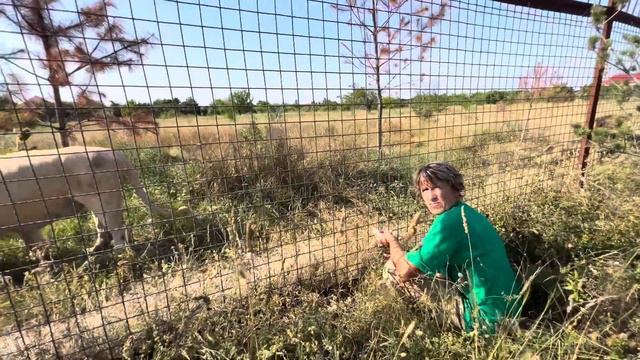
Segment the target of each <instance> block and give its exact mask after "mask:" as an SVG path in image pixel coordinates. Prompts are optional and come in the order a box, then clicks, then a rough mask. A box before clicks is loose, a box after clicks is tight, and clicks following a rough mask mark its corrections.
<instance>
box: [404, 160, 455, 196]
mask: <svg viewBox="0 0 640 360" xmlns="http://www.w3.org/2000/svg"><path fill="white" fill-rule="evenodd" d="M421 179H425V180H427V181H429V182H430V183H432V184H433V183H435V182H440V183H445V184H448V185H449V186H451V188H452V189H453V190H455V191H457V192H459V193H460V196H464V189H465V188H464V179H463V177H462V174H460V172H459V171H458V170H457V169H456V168H455V167H453V165H451V164H449V163H446V162H433V163H429V164H427V165H425V166H423V167H421V168H420V169H418V171H417V172H416V175H415V177H414V185H415V187H416V189H418V191H419V190H420V180H421Z"/></svg>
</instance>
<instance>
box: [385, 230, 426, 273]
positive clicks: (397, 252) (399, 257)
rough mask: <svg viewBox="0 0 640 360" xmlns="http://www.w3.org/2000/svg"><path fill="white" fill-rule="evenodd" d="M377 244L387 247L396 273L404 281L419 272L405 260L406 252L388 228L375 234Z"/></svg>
mask: <svg viewBox="0 0 640 360" xmlns="http://www.w3.org/2000/svg"><path fill="white" fill-rule="evenodd" d="M377 241H378V246H380V247H388V248H389V255H390V259H391V261H392V262H393V265H395V268H396V275H397V276H398V278H399V279H400V281H402V282H405V281H409V280H411V279H413V278H414V277H416V276H418V275H419V274H420V270H418V268H416V267H415V266H413V265H412V264H411V263H410V262H408V261H407V258H406V257H405V254H406V252H405V251H404V249H402V246H401V245H400V242H399V241H398V239H397V238H396V237H395V236H393V234H391V232H389V231H388V230H380V231H379V232H378V234H377Z"/></svg>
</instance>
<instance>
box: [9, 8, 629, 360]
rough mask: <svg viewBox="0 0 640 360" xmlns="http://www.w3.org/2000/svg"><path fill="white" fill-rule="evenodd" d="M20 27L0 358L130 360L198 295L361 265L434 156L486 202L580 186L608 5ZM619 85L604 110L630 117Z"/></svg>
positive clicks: (312, 11)
mask: <svg viewBox="0 0 640 360" xmlns="http://www.w3.org/2000/svg"><path fill="white" fill-rule="evenodd" d="M372 4H377V5H372ZM372 6H377V7H372ZM0 18H1V19H0V20H1V25H0V26H1V27H0V38H1V39H2V41H1V43H2V44H3V46H2V47H0V52H1V54H0V56H1V57H0V61H1V63H2V65H1V66H2V67H1V69H2V78H3V79H2V82H3V84H2V98H0V101H2V108H1V109H0V127H1V128H2V130H3V133H2V134H1V135H0V138H1V139H2V140H1V144H2V148H1V149H2V152H3V153H5V155H4V156H3V157H1V158H0V171H1V175H2V178H1V181H2V186H0V210H1V214H0V217H1V218H2V219H1V220H0V225H1V227H0V236H2V238H1V239H0V267H1V270H2V272H3V280H2V287H1V292H0V326H1V327H2V330H1V334H0V335H1V337H2V339H1V340H0V341H1V343H2V344H3V345H2V347H1V350H0V355H1V356H2V357H26V358H38V357H41V356H57V357H83V356H84V357H94V356H98V355H96V354H99V355H100V356H103V357H111V358H113V357H118V356H120V354H121V351H122V347H123V344H126V341H127V339H129V338H130V336H132V335H131V334H135V333H136V332H138V331H140V330H141V329H142V328H143V326H144V324H145V323H146V322H148V321H150V319H155V318H163V319H169V320H170V319H172V318H174V317H179V316H180V315H181V314H183V311H184V309H185V308H188V307H189V306H193V305H194V304H200V303H202V302H205V303H206V304H209V303H210V302H216V301H235V300H234V299H239V298H242V296H244V295H246V294H247V293H249V294H250V293H251V291H255V289H256V288H258V287H263V288H264V287H267V288H271V289H275V290H274V291H277V289H278V288H279V287H280V286H284V285H286V284H290V283H293V282H304V281H312V282H313V283H315V284H318V286H331V285H334V284H337V283H341V282H346V281H349V280H351V279H354V278H357V277H359V276H361V275H362V274H363V273H364V272H366V271H367V270H369V269H370V268H371V266H372V263H373V262H375V261H378V260H379V259H376V255H377V253H376V252H375V249H373V246H372V244H371V240H372V239H371V229H372V228H375V227H378V226H381V225H385V226H390V227H392V228H395V229H396V230H398V231H400V232H402V231H404V229H406V227H407V224H408V223H409V221H410V219H411V218H412V215H413V214H415V213H416V212H419V211H420V205H419V204H418V203H417V202H416V201H415V199H414V197H413V193H412V185H411V184H412V173H413V171H414V169H417V167H418V166H420V165H422V164H425V163H428V162H432V161H447V162H450V163H452V164H454V165H455V166H457V167H458V168H459V169H460V170H461V171H462V173H463V174H464V175H465V179H466V185H467V190H466V198H467V200H468V201H469V202H471V203H472V204H474V205H476V206H478V207H479V208H490V207H491V206H495V204H499V202H500V201H501V199H503V198H504V197H505V196H517V195H518V194H522V193H526V192H531V191H541V189H544V186H547V185H549V184H551V182H552V180H557V179H562V178H564V177H567V178H569V177H571V176H572V175H573V174H574V172H575V170H576V161H577V154H578V146H579V140H580V138H579V137H578V136H577V135H576V129H577V128H578V127H579V126H580V124H582V123H583V122H584V119H585V116H586V115H587V114H586V111H587V103H588V101H589V89H590V86H591V85H592V80H593V69H594V66H595V63H596V57H595V54H594V53H593V52H592V51H589V50H588V48H587V39H588V38H589V36H590V35H592V34H593V33H594V28H593V25H592V24H591V22H590V19H589V18H588V17H580V16H574V15H566V14H561V13H555V12H548V11H543V10H535V9H529V8H525V7H517V6H513V5H505V4H502V3H499V2H493V1H478V2H472V1H469V2H466V1H452V2H449V1H444V0H441V1H435V2H428V1H378V2H369V1H346V2H335V1H314V0H308V1H306V2H301V1H275V0H274V1H259V2H258V1H253V2H252V1H237V0H236V1H223V0H220V1H210V2H200V1H197V2H195V1H162V0H141V1H135V2H134V1H113V2H111V1H78V0H76V1H70V0H68V1H67V0H64V1H53V2H52V1H48V2H45V1H38V0H33V1H28V0H24V1H17V0H14V1H3V2H2V3H1V4H0ZM618 29H620V30H617V29H614V35H613V37H612V38H613V40H614V46H616V44H621V43H622V42H623V39H622V37H621V36H622V35H621V34H622V33H623V32H624V33H633V34H637V33H638V31H637V29H635V28H633V27H630V26H624V27H620V28H618ZM612 81H613V80H612ZM605 85H606V83H605ZM604 89H605V90H604V91H603V97H602V98H601V100H600V104H599V107H598V116H599V119H601V121H603V122H606V119H607V116H609V117H610V116H613V115H615V114H619V113H621V112H624V111H627V109H625V108H624V106H620V105H618V104H617V103H616V102H615V101H614V100H612V99H611V98H609V97H607V96H606V95H607V94H609V93H610V92H608V91H607V86H605V88H604ZM627 107H628V105H627ZM575 124H578V125H575ZM15 151H20V152H15ZM542 191H543V190H542ZM425 222H426V223H428V222H429V220H428V219H425ZM424 226H426V225H422V229H423V230H424ZM414 240H416V241H417V240H418V239H417V238H416V239H414Z"/></svg>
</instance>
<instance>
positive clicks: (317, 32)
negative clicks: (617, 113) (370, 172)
mask: <svg viewBox="0 0 640 360" xmlns="http://www.w3.org/2000/svg"><path fill="white" fill-rule="evenodd" d="M92 2H93V1H81V0H77V1H76V0H63V1H61V2H60V4H59V6H58V7H57V8H58V9H60V10H64V11H53V14H54V15H53V16H54V17H56V18H59V19H71V18H73V16H76V15H75V14H74V12H73V11H75V10H76V9H77V8H80V7H82V6H84V5H86V4H88V3H92ZM114 3H115V5H116V9H115V10H114V11H111V12H110V14H109V15H110V16H112V17H113V19H117V20H118V21H120V22H121V23H122V24H123V25H124V27H125V28H126V29H127V30H128V31H129V33H130V34H134V33H136V34H137V35H138V36H144V35H149V34H153V35H154V39H153V41H154V42H155V43H157V44H156V45H155V46H153V47H152V48H151V49H150V50H149V51H148V52H147V56H146V58H145V59H143V62H144V65H143V66H137V67H134V68H133V69H132V70H131V71H130V70H127V69H120V70H114V71H110V72H108V73H104V74H101V75H99V76H98V81H97V83H98V87H99V90H100V91H101V92H103V93H105V94H106V95H107V98H108V100H113V101H116V102H120V103H122V102H124V101H125V100H127V99H134V100H137V101H142V102H148V101H150V100H153V99H157V98H169V97H178V98H180V99H185V98H186V97H188V96H193V97H194V98H195V99H196V100H197V101H198V102H199V103H200V104H201V105H206V104H209V103H210V102H211V101H212V99H214V98H215V99H218V98H226V97H227V96H228V95H229V93H230V91H235V90H240V89H247V88H248V89H250V91H251V94H252V95H253V98H254V101H257V100H265V99H266V100H268V101H270V102H272V103H279V102H282V101H283V100H284V101H286V102H288V103H292V102H294V101H295V100H296V99H299V101H300V102H301V103H308V102H310V101H312V100H315V101H321V100H322V99H324V98H329V99H331V100H337V99H338V98H339V96H340V95H344V94H346V93H348V92H350V91H351V86H352V84H356V85H357V86H368V87H373V84H371V83H370V82H369V81H368V80H369V78H367V76H366V74H364V73H363V72H362V70H360V69H357V68H355V67H354V66H353V65H351V64H348V63H346V62H345V56H347V55H348V53H346V52H345V51H344V50H342V49H341V43H346V44H349V46H352V47H353V48H354V49H356V51H357V50H358V49H361V48H362V47H363V42H362V36H361V32H360V30H359V29H358V28H352V27H350V26H349V25H348V24H347V21H348V16H347V14H346V13H337V12H336V11H335V10H334V9H332V8H331V6H330V4H331V3H335V0H327V1H313V0H308V1H302V0H295V1H294V0H260V1H256V0H253V1H252V0H242V1H238V0H207V1H205V0H200V1H198V0H185V1H179V2H176V1H165V0H131V1H129V0H115V1H114ZM438 4H439V1H436V2H435V4H434V6H435V7H436V8H437V5H438ZM67 10H71V12H69V11H67ZM0 26H1V27H0V51H1V52H7V51H11V50H13V49H17V48H25V47H26V48H29V49H30V50H31V52H32V53H38V52H39V49H38V47H37V42H35V41H34V39H31V38H26V39H24V38H23V37H22V36H21V35H20V34H19V33H15V32H12V31H13V30H14V29H13V27H11V26H10V25H9V24H8V23H6V22H2V23H1V24H0ZM593 33H594V31H593V29H592V27H591V26H590V22H589V19H588V18H582V17H576V16H565V15H561V14H557V13H548V12H543V11H539V10H533V9H527V8H522V7H515V6H511V5H505V4H501V3H497V2H494V1H490V0H478V1H473V0H471V1H453V2H452V3H451V7H450V9H449V10H448V12H447V15H446V17H445V20H444V21H443V22H442V23H440V24H439V25H438V26H436V27H435V28H433V29H432V34H428V35H433V36H435V37H436V40H437V42H436V44H435V46H434V47H433V48H432V49H431V51H430V52H429V53H428V56H427V59H426V60H424V61H414V62H412V63H411V66H409V67H408V68H406V69H404V71H402V72H401V73H399V74H397V77H396V78H395V81H394V82H393V83H392V86H391V87H390V89H389V91H388V92H387V93H386V94H385V95H392V96H397V97H403V98H408V97H411V96H414V95H415V94H417V93H418V92H448V93H460V92H475V91H488V90H510V89H517V87H518V80H519V78H520V77H521V76H524V75H525V74H527V73H529V72H530V71H531V70H532V68H533V67H534V66H535V65H536V64H538V63H541V64H543V65H544V66H547V67H550V68H552V69H553V70H554V71H555V72H556V73H557V75H559V77H560V78H562V81H563V82H565V83H567V84H569V85H570V86H574V87H579V86H583V85H585V84H587V83H589V82H590V80H591V74H592V72H593V66H594V61H595V59H594V56H593V54H591V53H589V52H588V50H587V49H586V43H587V38H588V37H589V36H590V35H592V34H593ZM16 63H17V64H20V65H21V66H23V67H25V68H27V69H32V68H33V67H35V68H36V71H37V72H39V73H40V74H42V70H41V69H39V67H38V65H37V64H33V65H32V63H31V61H30V60H29V59H24V60H16ZM2 66H3V70H4V72H5V73H7V72H15V73H17V74H19V75H20V77H21V78H22V79H23V81H25V82H28V83H30V84H34V86H31V87H30V92H31V94H32V95H40V93H41V92H42V93H44V94H45V96H49V94H50V90H49V89H48V87H47V86H46V84H45V83H42V86H41V87H38V86H37V85H36V84H37V80H36V78H35V77H33V76H31V75H29V74H28V73H26V72H24V71H21V70H20V69H17V68H15V67H14V66H11V65H8V64H6V63H3V64H2ZM422 73H426V74H428V76H427V77H426V78H425V79H424V81H422V82H419V78H420V74H422ZM75 79H76V81H82V79H83V78H82V77H77V78H75ZM70 96H71V91H70V90H69V89H63V97H65V98H66V99H69V98H70Z"/></svg>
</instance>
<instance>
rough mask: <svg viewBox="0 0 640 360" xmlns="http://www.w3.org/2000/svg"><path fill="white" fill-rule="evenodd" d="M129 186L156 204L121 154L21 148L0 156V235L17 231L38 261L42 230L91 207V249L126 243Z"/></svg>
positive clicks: (157, 210)
mask: <svg viewBox="0 0 640 360" xmlns="http://www.w3.org/2000/svg"><path fill="white" fill-rule="evenodd" d="M124 184H130V185H131V186H132V187H133V188H134V190H135V193H136V194H137V195H138V197H140V199H142V201H143V202H144V203H145V204H146V205H147V206H148V207H149V209H150V210H151V211H152V212H155V213H157V214H160V215H162V216H165V217H166V216H169V212H168V211H167V210H164V209H161V208H158V207H156V206H155V205H154V204H153V203H152V202H151V201H150V200H149V196H148V195H147V192H146V191H145V189H144V187H143V186H142V184H141V183H140V177H139V175H138V171H137V170H136V169H135V168H134V167H133V164H132V163H131V162H130V161H129V159H127V157H126V156H124V154H123V153H122V152H119V151H117V150H113V149H108V148H99V147H81V146H74V147H67V148H62V149H51V150H35V151H28V152H26V151H21V152H15V153H11V154H6V155H4V156H0V237H2V236H4V235H5V234H6V233H9V232H16V233H18V234H19V235H20V236H21V237H22V238H23V239H24V242H25V245H26V246H27V247H28V248H29V249H31V250H33V251H36V253H37V256H38V257H39V259H40V260H41V261H42V260H44V259H45V257H48V252H47V248H48V244H49V240H48V239H46V238H45V237H44V236H43V234H42V228H44V227H45V226H47V225H49V224H51V223H52V222H54V221H56V220H59V219H64V218H68V217H72V216H75V215H77V214H78V213H79V212H80V211H82V210H85V209H86V210H89V211H91V212H92V213H93V214H94V215H95V219H96V228H97V232H98V238H97V240H96V242H95V244H94V246H93V248H92V249H91V251H98V250H103V249H106V248H107V247H108V246H109V243H110V242H111V241H112V242H113V246H114V247H115V248H119V247H123V246H125V245H126V242H127V238H128V235H127V229H126V227H125V226H124V222H123V216H122V215H123V213H122V211H123V190H122V189H123V185H124Z"/></svg>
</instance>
